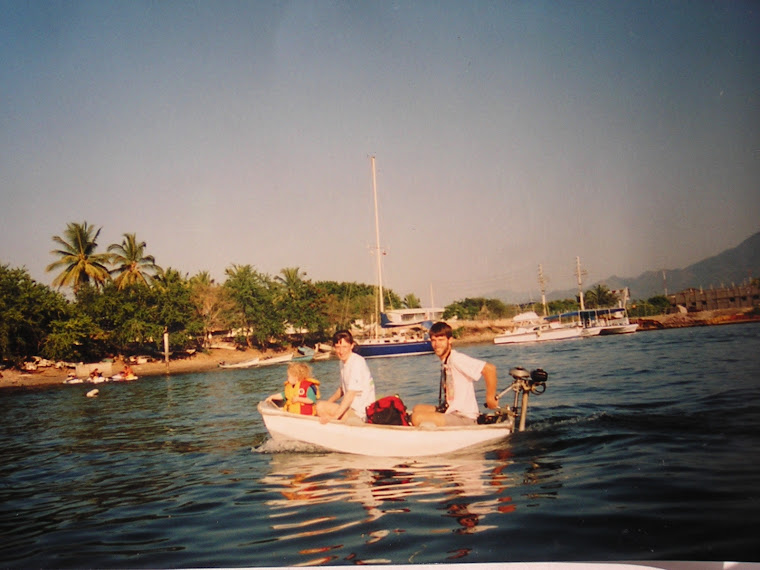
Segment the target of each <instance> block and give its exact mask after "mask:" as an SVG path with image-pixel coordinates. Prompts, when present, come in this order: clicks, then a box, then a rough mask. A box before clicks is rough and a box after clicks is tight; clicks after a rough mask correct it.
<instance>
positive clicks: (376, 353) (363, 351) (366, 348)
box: [354, 339, 433, 358]
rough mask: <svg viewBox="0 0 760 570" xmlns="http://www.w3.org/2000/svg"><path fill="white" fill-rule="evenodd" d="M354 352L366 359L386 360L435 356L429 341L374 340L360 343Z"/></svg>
mask: <svg viewBox="0 0 760 570" xmlns="http://www.w3.org/2000/svg"><path fill="white" fill-rule="evenodd" d="M354 350H355V352H357V353H358V354H359V355H360V356H363V357H364V358H385V357H392V356H415V355H419V354H433V345H432V343H431V342H430V341H429V340H416V341H398V340H393V339H378V340H374V339H373V340H367V341H361V342H358V343H357V344H356V348H355V349H354Z"/></svg>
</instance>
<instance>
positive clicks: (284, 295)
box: [273, 267, 328, 337]
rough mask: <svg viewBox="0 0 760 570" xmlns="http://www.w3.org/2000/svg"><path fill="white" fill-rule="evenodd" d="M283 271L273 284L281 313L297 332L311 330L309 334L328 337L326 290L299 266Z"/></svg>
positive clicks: (277, 306)
mask: <svg viewBox="0 0 760 570" xmlns="http://www.w3.org/2000/svg"><path fill="white" fill-rule="evenodd" d="M281 274H282V277H275V279H274V283H273V288H274V299H275V307H276V309H277V313H279V314H280V315H282V317H283V318H284V319H285V322H286V323H288V324H289V325H290V326H292V327H293V329H295V331H296V332H297V334H300V331H307V336H308V333H309V332H311V333H315V334H316V336H317V337H324V336H325V331H326V329H327V324H328V321H327V314H326V311H325V298H326V295H325V294H324V293H323V290H322V289H320V288H319V287H317V286H316V285H314V284H313V283H312V282H311V281H309V280H307V279H304V277H305V276H306V275H305V274H301V273H300V271H299V269H298V268H297V267H291V268H285V269H283V270H282V271H281Z"/></svg>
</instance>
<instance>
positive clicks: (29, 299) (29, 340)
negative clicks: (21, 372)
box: [0, 265, 69, 364]
mask: <svg viewBox="0 0 760 570" xmlns="http://www.w3.org/2000/svg"><path fill="white" fill-rule="evenodd" d="M68 310H69V307H68V302H67V301H66V299H65V298H64V297H63V296H62V295H61V294H59V293H57V292H55V291H53V290H51V289H50V288H49V287H47V286H45V285H42V284H40V283H37V282H35V281H34V280H33V279H32V278H31V277H30V276H29V273H28V272H27V271H26V269H10V268H9V267H8V266H7V265H1V266H0V360H2V361H7V362H11V363H13V364H19V363H21V362H23V361H24V359H26V358H28V357H30V356H37V355H40V354H41V353H42V354H43V355H44V353H43V352H42V348H43V345H44V344H45V338H46V336H47V334H48V332H49V331H50V327H51V323H53V322H54V321H56V320H59V319H62V318H65V317H66V316H67V315H68Z"/></svg>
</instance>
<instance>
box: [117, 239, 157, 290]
mask: <svg viewBox="0 0 760 570" xmlns="http://www.w3.org/2000/svg"><path fill="white" fill-rule="evenodd" d="M145 247H146V244H145V242H144V241H141V242H140V243H138V242H137V238H136V237H135V234H124V240H123V241H122V242H121V244H116V243H114V244H111V245H109V246H108V251H109V252H114V253H113V254H112V256H111V263H112V264H114V265H116V266H117V267H116V268H115V269H112V270H111V271H110V274H111V275H116V279H114V283H116V286H117V287H118V288H119V289H123V288H124V287H127V286H130V285H146V286H147V285H150V284H151V282H152V281H153V279H154V278H155V276H156V275H160V274H161V272H162V269H161V268H160V267H159V266H158V265H156V260H155V258H154V257H153V256H152V255H145Z"/></svg>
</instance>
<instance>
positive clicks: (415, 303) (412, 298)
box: [402, 293, 422, 309]
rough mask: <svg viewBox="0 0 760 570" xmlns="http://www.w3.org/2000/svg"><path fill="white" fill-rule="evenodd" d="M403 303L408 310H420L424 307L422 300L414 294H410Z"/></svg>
mask: <svg viewBox="0 0 760 570" xmlns="http://www.w3.org/2000/svg"><path fill="white" fill-rule="evenodd" d="M402 303H403V305H404V307H405V308H407V309H419V308H420V307H421V306H422V304H421V303H420V298H419V297H417V295H415V294H414V293H408V294H407V295H406V297H404V300H403V301H402Z"/></svg>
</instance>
